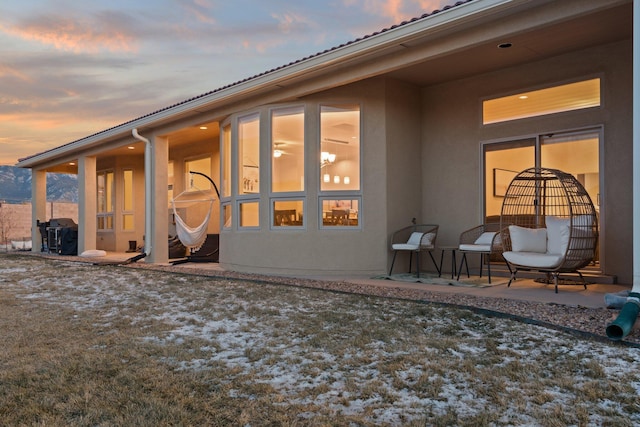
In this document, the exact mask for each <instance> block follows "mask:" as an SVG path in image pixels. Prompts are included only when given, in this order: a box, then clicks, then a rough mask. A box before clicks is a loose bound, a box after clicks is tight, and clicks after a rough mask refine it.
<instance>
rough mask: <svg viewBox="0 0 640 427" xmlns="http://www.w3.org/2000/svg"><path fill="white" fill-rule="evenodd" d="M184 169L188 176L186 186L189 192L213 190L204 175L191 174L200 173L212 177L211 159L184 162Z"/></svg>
mask: <svg viewBox="0 0 640 427" xmlns="http://www.w3.org/2000/svg"><path fill="white" fill-rule="evenodd" d="M184 169H185V172H186V174H187V176H186V178H185V179H186V181H185V182H186V184H185V185H186V186H187V189H188V190H189V191H197V190H202V191H207V190H210V189H211V183H210V182H209V180H208V179H207V178H205V177H204V176H202V175H197V174H192V173H190V172H199V173H203V174H205V175H207V176H208V177H211V158H209V157H205V158H203V159H194V160H187V161H186V162H184Z"/></svg>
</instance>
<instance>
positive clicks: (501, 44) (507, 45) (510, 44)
mask: <svg viewBox="0 0 640 427" xmlns="http://www.w3.org/2000/svg"><path fill="white" fill-rule="evenodd" d="M511 46H513V43H508V42H507V43H500V44H499V45H498V47H499V48H500V49H509V48H510V47H511Z"/></svg>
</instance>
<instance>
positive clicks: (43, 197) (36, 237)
mask: <svg viewBox="0 0 640 427" xmlns="http://www.w3.org/2000/svg"><path fill="white" fill-rule="evenodd" d="M38 221H40V222H46V221H47V172H46V171H43V170H36V169H33V170H32V171H31V252H40V251H41V250H42V237H41V236H40V230H39V229H38Z"/></svg>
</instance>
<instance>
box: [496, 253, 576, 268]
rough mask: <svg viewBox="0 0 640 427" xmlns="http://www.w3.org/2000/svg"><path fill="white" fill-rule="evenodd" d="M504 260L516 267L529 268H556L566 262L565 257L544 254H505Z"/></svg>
mask: <svg viewBox="0 0 640 427" xmlns="http://www.w3.org/2000/svg"><path fill="white" fill-rule="evenodd" d="M502 256H503V257H504V259H506V260H507V261H508V262H510V263H511V264H514V265H520V266H522V267H529V268H542V269H545V268H549V269H550V268H556V267H557V266H559V265H560V264H561V263H562V261H563V260H564V256H563V255H558V254H543V253H540V252H514V251H510V252H504V253H503V254H502Z"/></svg>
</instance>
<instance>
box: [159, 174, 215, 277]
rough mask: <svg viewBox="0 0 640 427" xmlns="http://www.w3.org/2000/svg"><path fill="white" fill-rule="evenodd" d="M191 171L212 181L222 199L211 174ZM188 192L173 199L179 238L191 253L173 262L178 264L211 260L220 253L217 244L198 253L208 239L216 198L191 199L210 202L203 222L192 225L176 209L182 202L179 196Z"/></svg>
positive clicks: (172, 204) (200, 191) (201, 192)
mask: <svg viewBox="0 0 640 427" xmlns="http://www.w3.org/2000/svg"><path fill="white" fill-rule="evenodd" d="M189 173H190V174H193V175H200V176H203V177H205V178H206V179H207V180H208V181H209V182H210V183H211V186H212V187H213V189H214V190H215V192H216V195H217V196H218V199H220V191H218V187H217V186H216V184H215V182H213V180H212V179H211V178H210V177H209V176H207V175H205V174H203V173H201V172H194V171H190V172H189ZM186 193H187V191H183V192H182V193H180V194H178V195H177V196H175V197H174V198H173V199H172V200H171V206H172V208H173V215H174V218H175V221H176V233H177V234H178V239H179V240H180V242H181V243H182V244H183V245H184V246H185V247H186V248H187V249H189V252H190V254H191V255H189V256H187V257H186V258H184V259H179V260H176V261H173V262H172V263H171V264H172V265H176V264H184V263H187V262H211V261H212V258H213V257H214V256H215V255H216V254H217V253H218V250H219V249H218V247H217V245H216V248H215V249H213V250H210V251H209V252H207V253H205V254H204V255H196V252H198V251H199V250H200V249H201V248H202V247H203V245H204V244H205V241H206V240H207V236H208V234H207V227H208V225H209V220H210V219H211V210H212V208H213V202H214V201H215V198H214V197H207V198H202V199H196V200H190V201H191V202H209V209H208V210H207V214H206V216H205V218H204V220H203V221H202V223H200V225H198V226H196V227H191V226H189V225H188V224H187V223H186V222H185V221H184V220H183V219H182V218H181V217H180V215H179V214H178V211H177V210H176V204H177V203H180V200H179V198H180V197H181V196H182V195H184V194H186ZM189 193H190V194H192V195H193V194H194V192H189ZM195 193H196V194H197V193H200V194H203V195H206V193H207V192H205V191H203V190H197V191H196V192H195Z"/></svg>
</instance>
